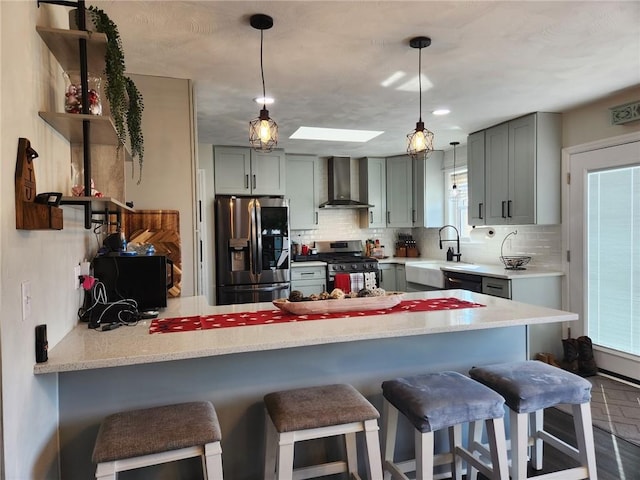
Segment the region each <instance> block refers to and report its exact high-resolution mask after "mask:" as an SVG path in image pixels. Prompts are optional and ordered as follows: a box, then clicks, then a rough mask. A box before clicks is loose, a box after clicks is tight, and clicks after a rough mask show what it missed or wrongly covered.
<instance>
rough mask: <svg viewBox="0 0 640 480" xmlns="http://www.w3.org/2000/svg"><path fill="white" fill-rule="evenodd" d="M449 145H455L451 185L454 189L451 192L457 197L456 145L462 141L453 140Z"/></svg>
mask: <svg viewBox="0 0 640 480" xmlns="http://www.w3.org/2000/svg"><path fill="white" fill-rule="evenodd" d="M449 145H451V146H453V186H452V187H451V190H453V191H452V192H451V193H452V194H453V196H454V197H455V196H456V195H458V186H457V185H456V145H460V142H451V143H449Z"/></svg>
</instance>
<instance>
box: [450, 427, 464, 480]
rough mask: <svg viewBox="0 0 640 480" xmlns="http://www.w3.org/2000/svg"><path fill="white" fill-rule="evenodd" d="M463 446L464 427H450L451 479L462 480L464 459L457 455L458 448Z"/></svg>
mask: <svg viewBox="0 0 640 480" xmlns="http://www.w3.org/2000/svg"><path fill="white" fill-rule="evenodd" d="M461 446H462V425H461V424H458V425H454V426H453V427H449V451H450V452H451V455H452V459H451V478H452V479H453V480H462V458H461V457H459V456H458V455H457V454H456V447H461Z"/></svg>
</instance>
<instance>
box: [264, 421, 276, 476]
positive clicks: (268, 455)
mask: <svg viewBox="0 0 640 480" xmlns="http://www.w3.org/2000/svg"><path fill="white" fill-rule="evenodd" d="M264 431H265V447H264V480H274V479H275V478H276V456H277V455H278V432H276V428H275V427H274V425H273V422H272V421H271V417H269V414H265V425H264Z"/></svg>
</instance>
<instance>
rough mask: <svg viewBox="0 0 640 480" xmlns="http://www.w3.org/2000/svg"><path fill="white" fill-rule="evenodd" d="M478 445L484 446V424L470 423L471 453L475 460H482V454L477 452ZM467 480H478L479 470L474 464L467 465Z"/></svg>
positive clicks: (479, 422)
mask: <svg viewBox="0 0 640 480" xmlns="http://www.w3.org/2000/svg"><path fill="white" fill-rule="evenodd" d="M478 445H482V423H481V421H478V422H471V423H469V451H470V452H471V454H472V455H473V456H474V457H475V458H478V459H479V458H480V456H481V454H480V452H479V451H478V450H477V448H478ZM467 480H478V469H477V468H476V467H475V466H474V465H473V464H467Z"/></svg>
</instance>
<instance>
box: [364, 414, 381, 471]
mask: <svg viewBox="0 0 640 480" xmlns="http://www.w3.org/2000/svg"><path fill="white" fill-rule="evenodd" d="M379 430H380V428H379V427H378V421H377V420H366V421H365V422H364V435H365V440H366V443H367V465H368V466H369V478H370V479H371V480H382V463H381V459H380V436H379Z"/></svg>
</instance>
